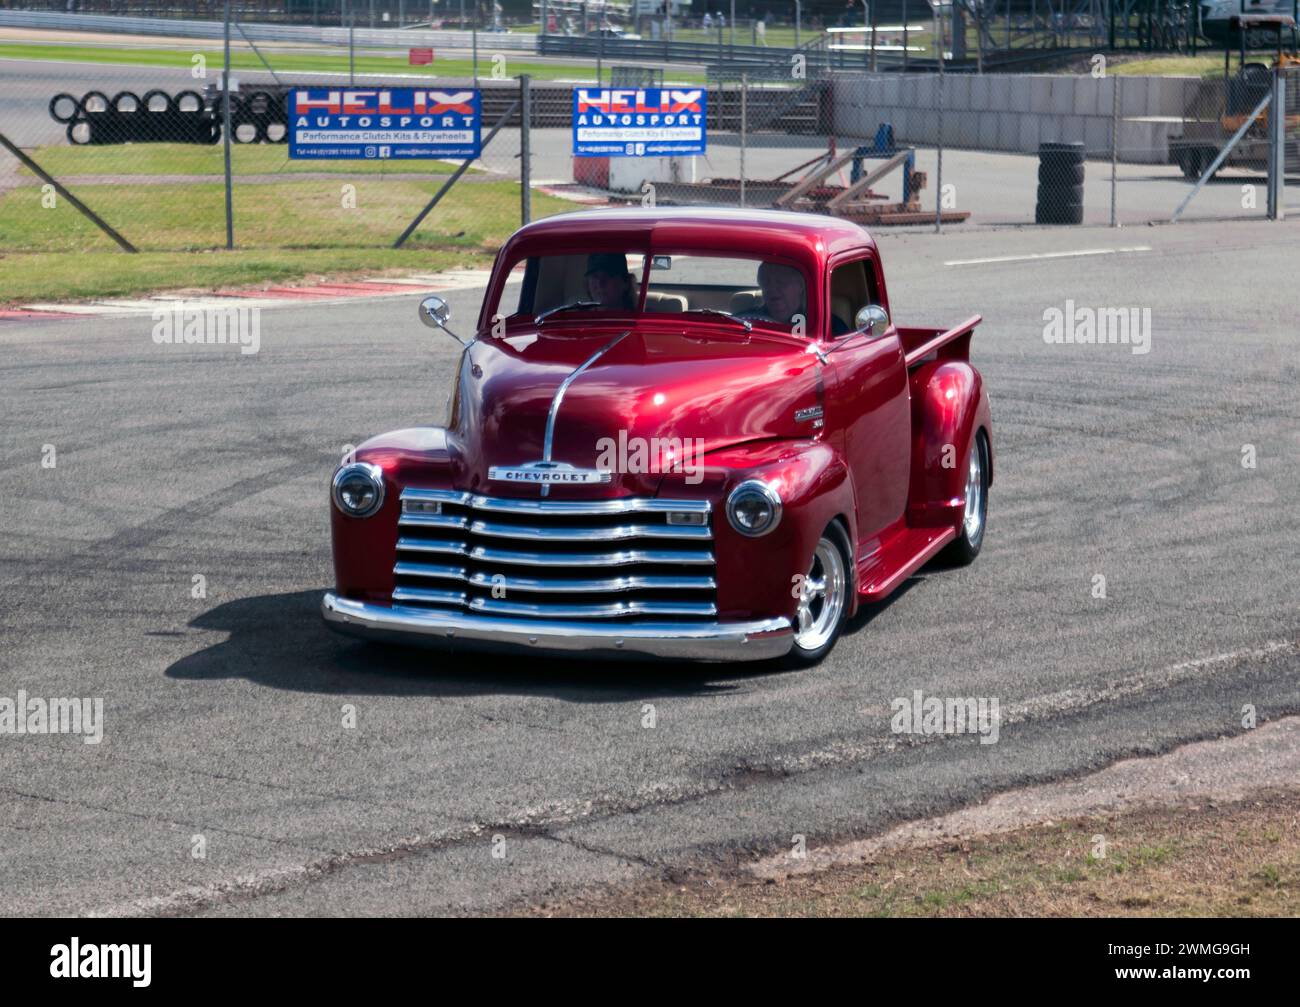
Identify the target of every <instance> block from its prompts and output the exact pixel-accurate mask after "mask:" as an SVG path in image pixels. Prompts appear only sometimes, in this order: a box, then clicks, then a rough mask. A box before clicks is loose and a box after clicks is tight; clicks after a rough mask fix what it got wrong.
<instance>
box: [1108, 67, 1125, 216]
mask: <svg viewBox="0 0 1300 1007" xmlns="http://www.w3.org/2000/svg"><path fill="white" fill-rule="evenodd" d="M1123 79H1124V78H1123V77H1120V76H1118V75H1114V76H1112V77H1111V80H1112V81H1114V83H1115V86H1114V87H1113V88H1112V89H1111V96H1110V226H1111V227H1118V226H1119V215H1118V213H1119V211H1118V196H1119V105H1120V101H1119V89H1120V81H1122V80H1123Z"/></svg>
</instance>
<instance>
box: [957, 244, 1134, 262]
mask: <svg viewBox="0 0 1300 1007" xmlns="http://www.w3.org/2000/svg"><path fill="white" fill-rule="evenodd" d="M1149 251H1151V246H1150V245H1132V246H1130V247H1128V248H1079V249H1076V250H1074V251H1072V252H1035V253H1033V254H1032V255H999V256H996V257H994V258H991V259H953V260H952V261H951V262H945V263H944V265H945V266H983V265H987V264H989V263H995V262H1032V261H1033V260H1034V259H1073V258H1077V257H1079V256H1083V255H1121V254H1126V253H1130V252H1149Z"/></svg>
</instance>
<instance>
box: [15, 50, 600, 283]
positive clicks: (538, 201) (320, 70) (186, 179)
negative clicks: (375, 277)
mask: <svg viewBox="0 0 1300 1007" xmlns="http://www.w3.org/2000/svg"><path fill="white" fill-rule="evenodd" d="M231 35H232V69H231V74H230V84H231V86H230V88H229V90H228V92H227V91H225V90H223V88H222V79H223V56H222V48H221V43H220V41H213V42H207V41H194V42H191V43H184V44H182V45H181V46H176V45H173V46H172V47H170V48H168V49H166V50H160V51H159V52H161V55H159V53H158V52H155V51H154V50H153V49H152V47H150V48H148V49H147V50H145V51H144V53H143V54H142V55H141V56H140V58H139V63H141V64H149V65H132V63H135V62H136V60H135V59H134V58H133V56H134V55H135V54H136V53H138V52H139V50H133V49H132V48H131V45H130V43H129V40H124V41H123V44H122V45H121V47H120V48H119V49H118V50H117V51H116V52H114V53H113V55H114V57H117V56H120V57H121V58H122V59H123V61H124V62H122V63H120V64H97V63H95V62H91V61H90V60H85V61H82V60H80V59H78V60H75V61H73V60H68V61H66V62H65V61H63V60H61V59H53V60H35V59H33V60H21V61H19V60H12V61H11V60H3V61H0V136H3V137H4V138H5V139H6V140H7V141H8V145H9V146H8V147H6V146H5V145H4V144H3V143H0V252H6V253H45V254H49V255H58V254H67V255H75V254H78V253H87V252H101V251H115V250H116V248H117V246H121V247H123V248H127V247H129V248H132V249H134V250H138V251H139V252H141V253H178V252H201V251H210V250H222V249H225V248H227V247H230V248H233V249H234V250H235V251H237V252H238V253H240V256H241V257H242V258H243V259H244V260H246V261H247V262H248V264H249V265H248V268H247V270H245V271H243V272H240V271H239V270H231V269H230V268H229V267H228V266H227V265H224V264H223V266H222V268H223V269H226V273H225V274H223V275H227V274H228V275H229V276H230V279H231V280H232V282H233V281H239V280H245V281H255V280H257V279H260V278H261V276H262V275H264V276H269V277H270V278H272V279H275V278H276V277H277V275H280V274H282V275H286V276H288V275H293V274H295V273H298V274H302V273H304V272H307V273H310V272H313V271H318V272H326V271H329V272H335V273H338V272H346V271H348V270H367V271H372V272H374V271H379V270H382V269H383V268H385V267H387V266H390V265H393V266H396V265H401V266H403V267H405V268H408V269H409V268H411V267H412V266H422V265H424V263H423V262H422V261H416V260H415V259H413V258H412V257H411V256H410V255H409V254H408V255H407V256H406V257H402V256H400V255H398V254H397V250H396V249H395V248H394V246H395V245H396V244H398V242H399V239H402V238H404V240H403V241H402V249H403V250H404V251H405V252H407V253H411V252H415V253H422V252H428V253H432V254H430V255H429V257H428V260H427V268H428V269H429V270H432V269H435V268H444V267H448V266H457V265H470V266H479V265H485V264H486V263H488V262H489V261H490V259H491V256H492V254H493V253H494V251H495V249H496V248H497V247H498V246H499V245H500V243H501V242H502V241H503V240H504V239H505V238H506V237H508V236H509V234H510V233H511V232H512V231H513V230H514V229H515V228H517V227H518V226H519V224H520V221H521V219H522V218H523V216H524V214H525V213H528V214H530V215H531V216H534V217H538V216H544V215H547V214H550V213H555V212H560V211H562V210H568V209H573V208H575V207H578V206H581V205H584V204H583V203H581V202H578V201H576V200H575V199H573V198H564V197H562V196H554V195H551V194H550V192H549V187H548V186H547V184H546V183H547V182H548V180H552V181H553V180H558V181H571V179H572V174H571V172H570V171H568V170H567V165H566V170H565V171H563V172H562V173H561V174H560V175H559V176H558V177H552V178H549V179H548V176H547V175H546V174H545V172H544V171H543V172H541V173H539V172H538V171H537V170H536V167H542V166H543V165H546V166H549V160H550V159H549V158H548V157H547V156H546V152H545V148H544V147H543V150H542V151H539V152H537V153H538V154H539V157H538V160H540V161H541V162H543V164H542V165H537V166H536V167H535V170H534V174H533V178H532V182H533V185H532V187H531V189H530V190H525V188H524V187H523V186H522V185H521V179H522V177H523V176H522V171H523V166H522V159H521V156H520V155H521V149H522V140H523V135H524V131H523V123H522V121H521V107H522V101H521V93H522V90H523V87H524V84H523V81H522V80H521V70H520V68H518V67H516V66H514V65H513V64H515V62H516V54H515V53H512V52H509V51H506V50H501V51H499V52H497V51H492V50H486V51H484V52H482V53H479V54H478V56H479V59H478V60H475V59H474V55H475V54H474V53H473V52H471V51H469V50H466V51H464V52H460V51H450V52H447V53H440V54H439V55H440V56H442V57H443V58H442V59H441V60H440V61H438V62H434V63H432V65H430V63H429V62H428V58H426V57H424V54H423V53H422V52H421V50H420V49H419V48H418V47H416V48H412V47H410V46H409V45H405V44H396V42H397V36H395V35H394V36H393V38H394V43H389V44H386V45H385V44H377V43H367V44H365V45H361V44H358V45H356V46H348V45H347V44H341V45H340V44H328V43H322V42H313V43H309V44H280V43H273V42H262V43H256V44H255V43H253V42H252V41H250V40H248V39H246V38H244V37H243V35H242V33H241V31H240V27H239V26H238V25H234V26H232V32H231ZM159 64H162V65H159ZM167 64H171V65H167ZM525 69H526V68H525ZM476 72H477V74H478V80H477V81H475V73H476ZM476 84H477V85H478V86H479V87H481V89H482V93H483V100H482V110H483V115H482V121H483V130H482V135H483V138H484V140H485V141H487V138H488V136H489V134H490V133H491V131H492V130H493V127H499V129H497V131H496V133H495V135H493V136H492V139H491V140H490V142H485V144H484V146H483V149H482V153H481V156H480V157H478V158H476V159H474V160H473V162H472V163H470V164H469V165H468V167H463V165H462V163H461V162H460V161H454V160H452V161H442V160H396V159H378V158H376V159H366V160H348V161H343V160H340V161H332V160H298V159H294V158H291V157H290V147H289V143H288V139H289V137H288V128H289V126H288V112H289V109H288V107H287V106H288V96H289V94H290V92H291V91H292V89H293V88H295V87H313V88H322V87H331V88H340V87H343V88H346V87H348V86H351V85H355V86H356V87H358V88H365V87H374V86H381V85H382V86H388V87H420V86H423V85H432V86H434V87H436V88H438V89H440V90H448V89H457V88H470V87H474V86H475V85H476ZM227 93H228V95H229V105H230V107H229V113H228V114H229V122H230V135H229V139H230V143H229V145H228V147H229V149H228V151H227V144H226V142H225V141H226V133H225V129H224V124H225V122H226V118H227V110H226V108H225V104H224V98H225V96H226V95H227ZM567 121H568V106H567V105H566V106H565V108H564V110H563V123H564V124H566V125H567ZM559 123H560V120H559V118H558V117H557V116H556V115H555V114H553V112H552V113H548V115H547V116H545V117H535V118H534V120H533V123H532V125H533V127H534V131H540V133H541V134H542V137H549V136H550V134H551V132H552V128H553V127H557V126H558V125H559ZM542 137H539V139H541V138H542ZM534 142H537V141H536V140H535V141H534ZM555 142H558V140H556V141H555ZM565 142H566V143H567V138H566V141H565ZM227 157H228V158H229V171H230V178H231V185H230V187H229V207H227V186H226V164H227ZM462 168H463V170H462ZM556 170H557V171H558V170H559V169H558V168H557V169H556ZM453 177H455V184H454V185H450V186H449V185H448V184H447V183H448V182H449V181H450V180H451V179H452V178H453ZM526 191H527V195H528V198H527V199H526V198H525V192H526ZM440 193H441V195H440V198H439V199H438V201H437V203H436V205H435V206H434V207H433V209H432V210H431V211H429V212H428V213H427V215H425V216H423V217H421V214H422V212H423V211H425V210H426V208H428V207H429V205H430V203H431V201H433V200H434V198H435V196H439V194H440ZM228 209H229V212H228ZM417 220H418V226H415V227H414V228H413V229H412V228H411V225H412V224H413V223H415V222H416V221H417ZM408 229H409V231H408ZM171 261H172V262H174V263H176V264H177V266H178V267H181V266H182V265H183V267H184V268H182V269H180V270H179V271H178V275H177V277H176V281H177V283H176V285H184V284H185V283H186V282H187V281H188V280H190V279H191V278H193V279H194V280H195V281H196V283H198V282H204V278H203V276H202V272H203V271H202V269H201V268H199V264H198V263H196V262H194V261H192V260H189V259H186V258H184V257H178V256H174V255H173V256H172V259H171ZM219 261H221V260H218V259H215V258H213V257H211V256H209V257H207V264H208V265H213V266H215V265H217V264H218V262H219ZM50 264H51V267H52V268H64V267H65V265H66V263H64V262H56V261H55V260H51V261H50ZM255 264H257V265H255ZM11 265H12V263H11ZM259 266H260V268H261V270H262V273H261V275H259ZM0 268H3V267H0ZM121 268H123V269H136V268H139V267H138V266H136V265H131V266H123V267H121ZM111 286H112V280H111V277H110V288H111ZM123 289H125V287H124V288H123ZM6 293H8V292H6Z"/></svg>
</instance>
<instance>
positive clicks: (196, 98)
mask: <svg viewBox="0 0 1300 1007" xmlns="http://www.w3.org/2000/svg"><path fill="white" fill-rule="evenodd" d="M185 105H189V106H191V107H190V108H185V107H184V106H185ZM172 108H174V109H175V110H176V111H177V112H178V113H180V114H181V115H201V114H202V113H203V95H201V94H199V92H197V91H177V92H176V97H175V98H173V99H172Z"/></svg>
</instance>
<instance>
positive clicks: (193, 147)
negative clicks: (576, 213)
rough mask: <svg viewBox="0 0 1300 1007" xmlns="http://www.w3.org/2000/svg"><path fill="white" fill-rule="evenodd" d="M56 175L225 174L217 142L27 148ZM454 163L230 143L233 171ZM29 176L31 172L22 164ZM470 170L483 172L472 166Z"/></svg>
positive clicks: (410, 168) (395, 168) (445, 168)
mask: <svg viewBox="0 0 1300 1007" xmlns="http://www.w3.org/2000/svg"><path fill="white" fill-rule="evenodd" d="M26 153H27V154H28V155H29V156H30V157H31V159H32V160H33V161H35V162H36V163H37V164H39V165H40V166H41V167H42V168H44V169H45V170H46V171H48V172H49V173H50V174H51V175H53V176H54V177H55V178H64V177H66V176H68V175H224V174H225V170H226V169H225V160H224V155H223V154H222V148H221V144H219V143H218V144H213V145H212V146H200V145H197V144H192V143H118V144H105V145H104V146H94V147H92V146H89V145H87V146H83V147H74V146H68V145H63V144H60V145H52V146H49V147H37V148H36V149H34V150H29V151H26ZM455 168H456V166H455V165H452V164H448V163H447V162H445V161H400V160H385V161H378V160H375V161H306V160H299V161H293V160H290V159H289V148H288V147H287V146H286V145H284V144H269V143H240V144H234V145H232V146H231V148H230V170H231V173H232V174H235V175H274V174H281V173H283V174H288V175H292V174H295V173H298V172H311V173H313V174H326V173H328V174H340V175H449V174H451V173H452V171H454V170H455ZM21 170H22V172H23V174H24V175H25V176H27V177H29V178H31V177H35V176H33V175H32V173H31V172H30V171H28V170H27V169H26V168H22V169H21ZM468 173H469V174H482V171H481V169H478V168H470V169H469V172H468Z"/></svg>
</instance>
